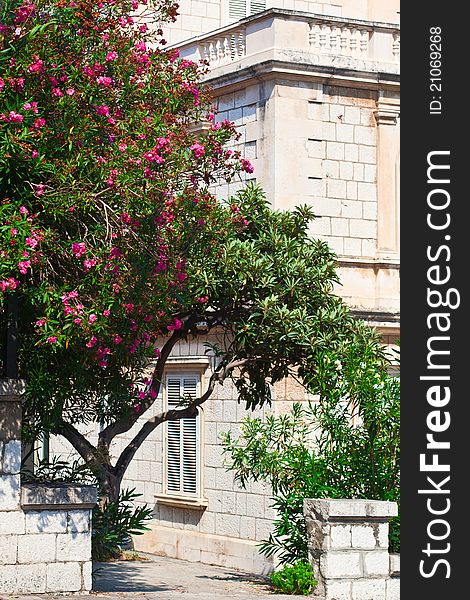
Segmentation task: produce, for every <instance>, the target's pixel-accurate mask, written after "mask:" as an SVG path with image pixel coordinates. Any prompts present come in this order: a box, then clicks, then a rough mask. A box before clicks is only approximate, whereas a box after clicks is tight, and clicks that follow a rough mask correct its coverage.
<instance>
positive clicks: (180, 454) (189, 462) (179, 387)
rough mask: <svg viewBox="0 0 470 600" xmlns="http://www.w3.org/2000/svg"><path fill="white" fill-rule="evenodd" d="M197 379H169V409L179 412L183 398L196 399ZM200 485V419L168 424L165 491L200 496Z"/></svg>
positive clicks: (184, 377) (177, 377) (188, 377)
mask: <svg viewBox="0 0 470 600" xmlns="http://www.w3.org/2000/svg"><path fill="white" fill-rule="evenodd" d="M197 392H198V378H197V377H196V376H179V375H174V376H173V375H171V376H170V375H169V376H168V377H167V404H168V408H169V409H172V408H177V407H178V406H179V405H180V400H181V397H182V396H191V397H192V398H196V397H197ZM198 484H199V426H198V418H197V416H196V417H191V418H187V419H180V420H179V421H168V423H167V439H166V487H167V491H168V492H169V493H177V494H190V495H197V493H198V487H199V486H198Z"/></svg>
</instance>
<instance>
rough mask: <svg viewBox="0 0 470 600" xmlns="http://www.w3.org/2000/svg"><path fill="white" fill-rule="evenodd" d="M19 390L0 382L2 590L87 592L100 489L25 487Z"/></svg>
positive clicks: (11, 382)
mask: <svg viewBox="0 0 470 600" xmlns="http://www.w3.org/2000/svg"><path fill="white" fill-rule="evenodd" d="M21 391H22V386H21V383H20V382H17V381H14V380H0V592H3V593H11V594H18V593H36V594H40V593H45V592H87V591H89V590H91V510H92V507H93V506H94V504H95V502H96V489H95V488H94V487H92V486H70V485H68V484H55V485H53V484H50V485H36V484H29V485H23V486H22V485H21V481H20V468H21V440H20V429H21V402H20V393H21Z"/></svg>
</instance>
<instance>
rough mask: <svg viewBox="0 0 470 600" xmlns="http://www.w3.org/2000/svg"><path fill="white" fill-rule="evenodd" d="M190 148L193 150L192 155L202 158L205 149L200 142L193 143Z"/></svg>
mask: <svg viewBox="0 0 470 600" xmlns="http://www.w3.org/2000/svg"><path fill="white" fill-rule="evenodd" d="M190 150H192V151H193V153H194V156H195V157H196V158H202V157H203V156H204V154H205V151H206V149H205V148H204V146H202V145H201V144H198V143H196V144H193V145H192V146H191V147H190Z"/></svg>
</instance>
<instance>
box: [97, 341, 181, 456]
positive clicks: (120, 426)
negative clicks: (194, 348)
mask: <svg viewBox="0 0 470 600" xmlns="http://www.w3.org/2000/svg"><path fill="white" fill-rule="evenodd" d="M184 335H185V330H184V329H183V330H176V331H174V332H173V333H172V334H171V336H170V337H169V338H168V340H167V341H166V342H165V344H164V346H163V348H162V350H161V353H160V357H159V359H158V360H157V364H156V365H155V369H154V372H153V375H152V385H153V387H154V390H155V392H156V394H157V395H158V393H159V391H160V386H161V380H162V376H163V369H164V368H165V364H166V361H167V359H168V357H169V355H170V354H171V351H172V350H173V347H174V346H175V344H176V342H178V341H179V340H180V339H181V338H182V337H183V336H184ZM155 398H156V397H155ZM149 400H150V401H147V402H146V403H143V404H142V405H141V406H142V411H140V412H139V413H135V414H131V415H129V416H127V417H124V418H122V419H119V421H115V422H114V423H111V424H110V425H108V426H107V427H105V428H104V429H103V430H102V431H101V432H100V434H99V441H98V445H99V446H105V447H109V444H110V443H111V440H112V439H113V438H115V437H116V436H117V435H119V434H120V433H124V432H125V431H129V429H130V428H131V427H132V426H133V425H134V424H135V423H136V422H137V420H138V419H139V417H141V416H142V414H143V413H145V411H147V410H148V409H149V408H150V407H151V406H152V405H153V403H154V402H155V399H150V398H149Z"/></svg>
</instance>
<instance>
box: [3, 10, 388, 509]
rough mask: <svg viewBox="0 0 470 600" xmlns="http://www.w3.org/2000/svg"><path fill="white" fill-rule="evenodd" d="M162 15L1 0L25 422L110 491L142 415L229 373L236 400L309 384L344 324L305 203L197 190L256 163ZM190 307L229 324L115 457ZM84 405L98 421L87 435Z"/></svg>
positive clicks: (7, 225)
mask: <svg viewBox="0 0 470 600" xmlns="http://www.w3.org/2000/svg"><path fill="white" fill-rule="evenodd" d="M175 14H176V12H175V6H174V5H172V4H171V2H169V0H147V1H145V2H142V1H141V2H138V1H137V0H108V1H103V2H97V1H96V0H23V1H21V0H4V2H3V3H2V5H1V8H0V216H1V219H0V243H1V247H0V300H1V301H2V303H3V304H4V305H5V306H8V305H11V303H12V301H14V302H15V303H16V304H17V306H18V323H17V327H18V333H19V335H18V338H19V348H18V357H19V370H20V376H22V377H23V378H24V379H25V380H26V384H27V388H26V393H25V403H24V406H25V433H26V434H27V435H29V436H30V437H31V438H34V436H37V435H38V433H39V432H43V431H48V432H52V433H55V434H60V435H62V436H64V437H65V438H66V439H67V440H68V441H69V442H70V443H71V444H72V445H73V446H74V448H75V449H76V450H77V452H78V453H79V454H80V456H81V457H82V459H83V460H84V461H85V462H86V463H87V464H89V465H90V466H91V467H92V469H93V470H94V472H95V474H96V477H97V478H98V480H99V481H100V483H101V486H102V488H103V490H104V493H105V495H106V496H107V497H108V498H109V499H112V500H114V499H116V498H117V497H118V494H119V490H120V485H121V481H122V478H123V476H124V474H125V472H126V469H127V467H128V466H129V464H130V461H131V460H132V458H133V456H134V455H135V453H136V451H137V450H138V449H139V447H140V446H141V444H142V443H143V442H144V441H145V439H146V438H147V436H148V435H149V434H150V433H151V432H152V431H153V430H154V429H155V427H157V426H159V425H160V424H161V423H163V422H165V421H167V420H170V419H179V418H182V417H185V416H191V415H194V414H195V413H196V411H197V409H198V407H199V406H200V405H201V404H202V403H203V402H204V401H205V400H206V399H207V398H209V397H210V396H211V394H212V393H213V390H214V387H215V385H216V384H217V383H222V382H223V381H224V380H225V379H227V378H232V379H233V381H234V383H235V385H236V387H237V389H238V393H239V397H240V399H241V400H243V401H245V402H246V405H247V406H248V407H253V406H256V405H259V404H262V403H263V402H265V401H267V400H269V397H270V389H271V388H270V385H271V384H273V383H275V382H276V381H279V380H280V379H282V378H283V377H286V376H287V375H288V374H289V373H290V372H291V370H292V369H294V370H295V372H296V373H297V375H299V376H300V377H301V379H303V381H304V382H306V384H307V385H309V387H310V389H316V390H318V389H323V388H322V385H324V384H323V383H322V382H321V381H320V379H319V377H320V376H319V373H321V370H319V369H317V368H316V367H317V366H318V365H319V364H323V362H324V360H325V353H329V354H328V356H329V359H328V360H330V359H331V360H333V358H332V353H333V349H334V348H337V349H338V351H337V354H336V355H335V357H336V358H335V359H336V360H337V359H338V356H340V349H341V347H342V345H343V346H344V345H345V344H346V345H348V344H349V347H350V341H351V335H352V333H351V331H352V328H353V326H352V322H353V320H352V319H351V317H350V316H349V313H348V311H347V309H346V308H345V306H344V305H343V304H342V303H341V301H340V300H339V299H338V298H337V297H336V296H334V295H333V294H332V286H333V284H334V283H335V282H336V281H337V277H336V274H335V257H334V256H333V254H332V253H331V251H330V250H329V249H328V247H327V245H326V244H325V243H324V242H319V241H313V240H310V239H309V238H308V236H307V234H306V232H307V228H308V223H309V221H310V219H311V218H312V214H311V212H310V211H308V210H306V209H304V210H300V209H299V210H298V211H295V212H293V213H291V214H290V213H289V214H288V213H275V212H274V211H272V210H270V209H269V207H268V206H267V203H266V201H265V200H264V198H263V195H262V193H261V191H260V190H259V189H258V188H256V187H253V186H248V188H247V189H246V190H245V191H244V192H242V193H241V194H239V195H238V197H237V198H235V199H232V200H230V201H229V202H227V203H226V204H222V203H220V202H218V201H216V199H215V198H214V196H213V195H212V194H211V193H210V191H209V190H210V186H211V184H213V183H214V182H217V181H220V180H231V179H233V178H234V177H236V176H237V174H238V173H240V172H242V171H246V172H251V171H252V170H253V169H252V166H251V165H250V163H249V162H248V161H246V160H245V159H243V158H242V157H241V156H240V155H239V154H238V153H236V152H231V151H230V150H227V143H228V142H230V140H232V139H233V137H234V136H235V130H234V128H233V125H232V124H231V123H229V122H223V123H215V122H214V115H213V113H212V109H211V100H210V96H209V93H208V91H207V89H205V88H204V87H203V86H202V85H201V76H202V73H203V71H202V69H203V66H201V65H196V64H194V63H193V62H190V61H188V60H184V59H180V58H179V57H178V52H177V51H176V50H171V49H166V48H165V43H164V40H163V39H162V35H163V34H162V31H161V29H160V23H162V22H165V21H168V20H174V19H175ZM202 120H204V121H206V122H207V123H209V126H208V127H207V128H204V130H203V132H202V133H199V134H197V135H196V134H195V133H194V130H195V129H194V127H192V125H193V124H194V123H197V122H200V121H202ZM6 318H8V315H7V314H6V311H4V312H3V313H2V319H3V320H4V321H5V319H6ZM201 321H203V322H205V323H206V330H207V331H210V330H215V329H216V330H217V331H221V332H222V333H223V334H225V335H223V336H222V337H223V339H224V340H225V345H224V346H223V347H220V348H217V349H214V351H215V352H216V354H217V355H218V360H217V366H216V367H215V369H214V372H213V374H212V376H211V378H210V380H209V384H208V386H207V389H206V390H205V391H204V393H203V394H202V395H201V397H200V398H196V399H193V400H191V401H186V402H185V403H184V402H183V403H182V406H181V408H180V409H174V410H170V411H166V412H163V413H159V414H157V415H156V416H153V417H151V418H150V417H148V418H147V419H146V420H145V419H144V422H143V424H142V426H141V428H140V430H138V432H137V433H136V434H135V437H134V439H133V440H132V441H131V442H130V443H129V444H128V446H127V447H126V448H125V449H124V450H123V452H122V453H121V455H120V456H119V457H118V458H117V460H115V461H112V459H111V456H110V450H109V449H110V445H111V443H112V441H113V439H114V438H115V437H116V436H117V435H119V434H122V433H124V432H126V431H129V430H130V429H131V428H132V427H133V426H134V425H135V424H136V423H137V421H138V420H139V419H140V418H141V417H145V414H146V412H147V411H148V409H149V408H150V407H151V406H152V405H153V404H154V401H155V399H156V397H157V395H158V393H159V390H160V387H161V382H162V379H163V373H164V368H165V364H166V361H167V359H168V357H169V355H170V354H171V351H172V349H173V347H174V346H175V344H176V343H178V342H179V341H180V340H182V339H184V338H186V337H187V336H189V335H202V332H201V331H200V329H199V328H198V326H197V324H198V323H200V322H201ZM354 335H356V338H355V339H356V341H357V343H358V347H359V345H360V346H361V348H364V347H367V348H369V349H370V348H375V345H374V344H375V343H376V342H375V341H374V340H372V338H371V337H370V336H369V334H368V333H365V330H361V331H360V332H359V333H357V332H356V333H355V334H354ZM371 340H372V341H371ZM338 353H339V354H338ZM149 373H150V374H149ZM84 423H85V424H87V423H99V424H100V425H101V427H100V433H99V437H98V442H97V444H96V445H93V444H92V443H91V442H90V440H89V439H87V437H86V436H84V435H83V434H81V433H80V430H79V429H80V428H79V427H77V426H78V425H79V424H84Z"/></svg>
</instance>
